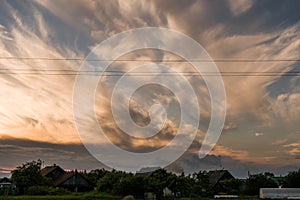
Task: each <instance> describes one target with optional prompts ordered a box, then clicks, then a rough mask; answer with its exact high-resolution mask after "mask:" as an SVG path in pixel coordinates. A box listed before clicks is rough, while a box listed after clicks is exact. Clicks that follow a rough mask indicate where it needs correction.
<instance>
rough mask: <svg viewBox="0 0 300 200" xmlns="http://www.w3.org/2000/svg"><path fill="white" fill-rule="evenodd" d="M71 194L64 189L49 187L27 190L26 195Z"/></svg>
mask: <svg viewBox="0 0 300 200" xmlns="http://www.w3.org/2000/svg"><path fill="white" fill-rule="evenodd" d="M70 193H71V192H70V191H69V190H67V189H64V188H53V187H48V186H32V187H28V188H27V189H26V190H25V194H26V195H66V194H70Z"/></svg>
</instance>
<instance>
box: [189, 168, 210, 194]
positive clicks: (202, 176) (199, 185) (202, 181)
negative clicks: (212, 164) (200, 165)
mask: <svg viewBox="0 0 300 200" xmlns="http://www.w3.org/2000/svg"><path fill="white" fill-rule="evenodd" d="M192 180H193V184H192V188H191V190H192V194H193V195H194V196H210V195H211V193H212V191H211V190H210V187H209V179H208V175H207V172H206V171H199V172H197V173H194V174H193V175H192Z"/></svg>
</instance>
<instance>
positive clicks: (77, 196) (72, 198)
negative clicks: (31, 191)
mask: <svg viewBox="0 0 300 200" xmlns="http://www.w3.org/2000/svg"><path fill="white" fill-rule="evenodd" d="M31 199H33V200H54V199H58V200H100V199H101V200H120V199H121V197H119V196H114V195H110V194H104V193H94V192H91V193H72V194H68V195H44V196H38V195H37V196H27V195H22V196H0V200H31Z"/></svg>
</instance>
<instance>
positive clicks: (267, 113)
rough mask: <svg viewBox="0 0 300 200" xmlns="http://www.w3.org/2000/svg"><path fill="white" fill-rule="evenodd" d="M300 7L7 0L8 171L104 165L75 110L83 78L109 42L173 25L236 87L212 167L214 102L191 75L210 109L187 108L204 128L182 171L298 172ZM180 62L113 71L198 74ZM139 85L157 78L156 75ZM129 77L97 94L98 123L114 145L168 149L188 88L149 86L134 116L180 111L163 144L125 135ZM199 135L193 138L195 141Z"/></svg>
mask: <svg viewBox="0 0 300 200" xmlns="http://www.w3.org/2000/svg"><path fill="white" fill-rule="evenodd" d="M299 8H300V2H299V1H297V0H289V1H280V0H227V1H217V0H210V1H205V0H203V1H202V0H198V1H197V0H188V1H177V0H176V1H171V0H164V1H163V0H162V1H146V0H145V1H136V0H132V1H121V0H120V1H104V0H103V1H100V0H99V1H93V0H84V1H81V0H72V1H69V0H62V1H51V0H44V1H35V0H24V1H17V0H10V1H8V0H4V1H2V3H1V6H0V13H1V14H0V65H1V66H0V93H1V99H0V143H1V149H0V158H1V159H0V160H1V163H0V175H1V174H2V173H4V174H6V173H7V172H8V171H9V170H10V169H13V168H14V167H15V166H16V165H18V164H20V163H22V162H25V161H28V160H33V159H38V158H42V159H43V160H46V161H47V162H48V163H50V164H51V163H57V164H61V165H63V166H64V167H66V168H72V167H73V168H74V167H75V168H78V169H88V170H89V169H93V168H96V167H102V166H103V165H102V164H101V163H98V162H97V161H96V159H94V158H93V157H92V156H91V155H90V154H89V152H88V151H86V150H85V148H84V146H83V145H82V143H81V140H80V137H79V135H78V134H77V130H76V126H75V122H74V119H73V109H72V97H73V87H74V82H75V78H76V72H77V71H78V70H79V69H80V66H81V64H82V62H83V59H84V58H85V57H86V56H87V55H88V54H89V52H90V51H91V50H92V49H93V48H94V47H95V46H97V45H98V44H99V43H100V42H102V41H103V40H105V39H107V38H109V37H111V36H113V35H115V34H117V33H120V32H122V31H127V30H130V29H132V28H142V27H161V28H171V29H174V30H177V31H180V32H182V33H184V34H186V35H188V36H190V37H191V38H193V39H194V40H195V41H197V42H199V43H200V44H201V45H202V46H203V47H204V48H205V49H206V51H207V52H208V53H209V55H210V56H211V57H212V59H213V60H214V61H215V63H216V65H217V67H218V69H219V70H220V72H221V75H222V78H223V81H224V85H225V89H226V96H227V99H226V100H227V107H226V108H227V116H226V122H225V125H224V129H223V134H222V136H221V137H220V139H219V141H218V143H217V145H216V146H215V148H214V149H213V151H212V152H210V155H208V156H207V157H206V158H204V159H202V160H200V159H199V158H198V153H199V152H198V151H199V148H200V147H201V144H202V141H203V138H204V136H205V134H206V130H207V128H208V124H209V119H210V115H211V108H210V107H211V97H210V94H209V92H208V89H207V87H206V85H205V82H204V80H203V77H201V76H187V77H186V78H187V80H188V81H189V82H190V83H191V85H192V87H193V89H194V90H195V92H196V95H197V98H198V102H192V100H191V99H190V98H189V97H185V102H186V103H187V104H190V105H199V107H200V112H201V120H200V122H199V127H196V128H197V129H198V134H197V137H196V139H195V141H194V143H193V144H192V145H191V147H190V148H189V150H188V151H187V152H186V153H184V154H183V155H182V156H181V157H180V158H179V159H178V160H177V161H176V162H175V163H173V164H172V165H171V166H169V168H170V169H175V170H176V169H183V170H185V171H186V172H192V171H198V170H200V169H211V168H213V169H215V168H218V167H220V166H222V167H226V168H228V169H229V170H232V171H233V174H236V175H238V176H245V175H246V173H247V171H255V172H258V171H263V170H270V171H274V172H276V173H286V172H287V170H290V169H294V168H295V167H296V166H298V165H299V157H300V148H299V144H300V136H299V134H300V131H299V125H298V122H299V120H300V87H299V85H300V79H299V58H300V21H299V20H300V14H299ZM123 45H128V44H127V43H124V44H123ZM182 48H184V47H182ZM107 53H110V52H109V51H108V52H107ZM179 59H181V58H180V57H179V56H178V55H173V54H172V52H163V51H158V50H141V51H136V52H132V53H129V54H126V55H123V56H121V57H120V58H119V59H118V60H117V61H116V62H114V63H113V64H112V65H111V66H109V68H108V71H109V70H111V71H118V72H120V73H123V72H127V71H129V70H132V69H133V67H134V66H138V65H142V64H146V63H148V62H150V61H152V62H156V63H160V64H164V65H168V66H170V67H171V68H173V69H175V70H176V71H179V72H181V73H184V72H187V71H188V72H195V71H194V69H193V68H192V66H191V65H190V64H188V63H186V62H168V60H179ZM124 61H126V62H124ZM130 61H131V62H130ZM87 73H89V72H87ZM152 74H153V73H152ZM119 75H120V74H119ZM155 75H157V74H155ZM203 75H204V76H205V74H203ZM133 78H134V79H136V80H144V81H147V80H150V79H151V78H150V77H147V76H144V75H143V76H134V77H133ZM152 78H153V77H152ZM154 78H157V77H155V76H154ZM119 79H120V76H110V75H109V73H108V75H107V76H105V77H103V78H102V79H101V80H100V81H99V85H98V88H97V91H96V95H95V109H96V116H97V120H98V122H99V124H100V125H101V127H102V129H103V130H104V131H105V132H106V133H107V137H108V138H109V140H110V141H111V142H113V143H114V144H115V145H118V146H119V147H120V148H122V149H126V150H130V151H133V152H149V151H153V150H156V149H159V148H161V147H163V146H165V145H168V144H169V142H170V141H171V140H172V139H173V138H174V137H175V135H176V132H177V130H178V126H179V122H180V117H178V116H180V114H181V112H180V105H179V103H178V99H177V97H176V95H184V94H185V91H184V90H180V89H178V90H177V92H178V93H177V94H173V93H172V92H171V91H170V90H168V89H166V88H163V87H160V86H157V85H155V84H153V85H147V86H145V87H142V88H139V90H138V91H136V93H135V94H134V96H133V97H132V98H131V99H130V102H129V104H130V107H129V108H128V110H129V112H130V115H131V117H132V119H133V121H134V122H135V123H136V124H137V125H138V126H146V125H148V124H149V123H151V120H154V121H155V122H162V123H163V121H164V120H163V117H162V113H161V112H159V111H157V112H156V113H154V115H153V116H155V118H153V119H150V117H149V116H150V113H149V109H150V108H151V106H152V105H153V104H157V103H159V104H161V105H163V106H164V108H165V110H166V111H167V112H168V115H167V120H166V121H165V122H164V124H163V126H162V127H160V128H161V130H160V131H159V133H158V134H157V135H156V136H153V137H150V138H149V139H142V138H134V137H129V136H128V135H126V134H124V133H123V131H122V130H121V129H120V128H119V127H118V124H116V123H115V121H114V119H113V114H112V111H111V107H112V106H111V96H112V93H113V86H114V85H115V84H116V83H117V81H118V80H119ZM174 80H177V79H174ZM176 84H177V85H176ZM177 86H178V88H180V84H179V82H178V81H174V87H177ZM149 91H150V92H151V93H150V92H149ZM118 103H119V105H118V106H119V108H122V107H124V106H125V105H126V104H125V103H126V102H125V101H124V100H123V99H122V98H120V99H119V102H118ZM184 114H187V115H188V113H184ZM189 117H191V118H193V117H195V116H189ZM84 123H86V126H87V128H88V130H89V131H90V132H93V131H94V130H95V127H93V126H91V124H90V123H89V121H88V120H87V121H86V122H84ZM120 123H125V124H126V120H124V121H121V122H120ZM158 124H159V123H158ZM155 128H157V127H155ZM192 128H193V127H188V126H187V127H185V130H186V132H187V133H188V132H189V130H190V129H192ZM132 132H133V134H134V133H135V132H134V130H132ZM136 134H139V133H136ZM141 134H146V133H141ZM90 141H91V143H92V142H94V140H93V138H91V140H90ZM100 143H101V142H100ZM99 145H106V144H105V142H103V143H101V144H99ZM177 145H180V144H177ZM67 160H68V161H67ZM141 167H143V166H141Z"/></svg>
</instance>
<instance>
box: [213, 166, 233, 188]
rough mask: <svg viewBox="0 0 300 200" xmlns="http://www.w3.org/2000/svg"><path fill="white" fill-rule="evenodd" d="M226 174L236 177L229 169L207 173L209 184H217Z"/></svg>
mask: <svg viewBox="0 0 300 200" xmlns="http://www.w3.org/2000/svg"><path fill="white" fill-rule="evenodd" d="M225 175H227V176H231V177H232V178H234V177H233V176H232V175H231V174H230V173H229V172H228V171H227V170H215V171H209V172H208V173H207V176H208V179H209V184H210V185H211V186H215V185H216V184H217V183H218V182H219V181H220V180H221V179H222V178H223V177H224V176H225Z"/></svg>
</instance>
